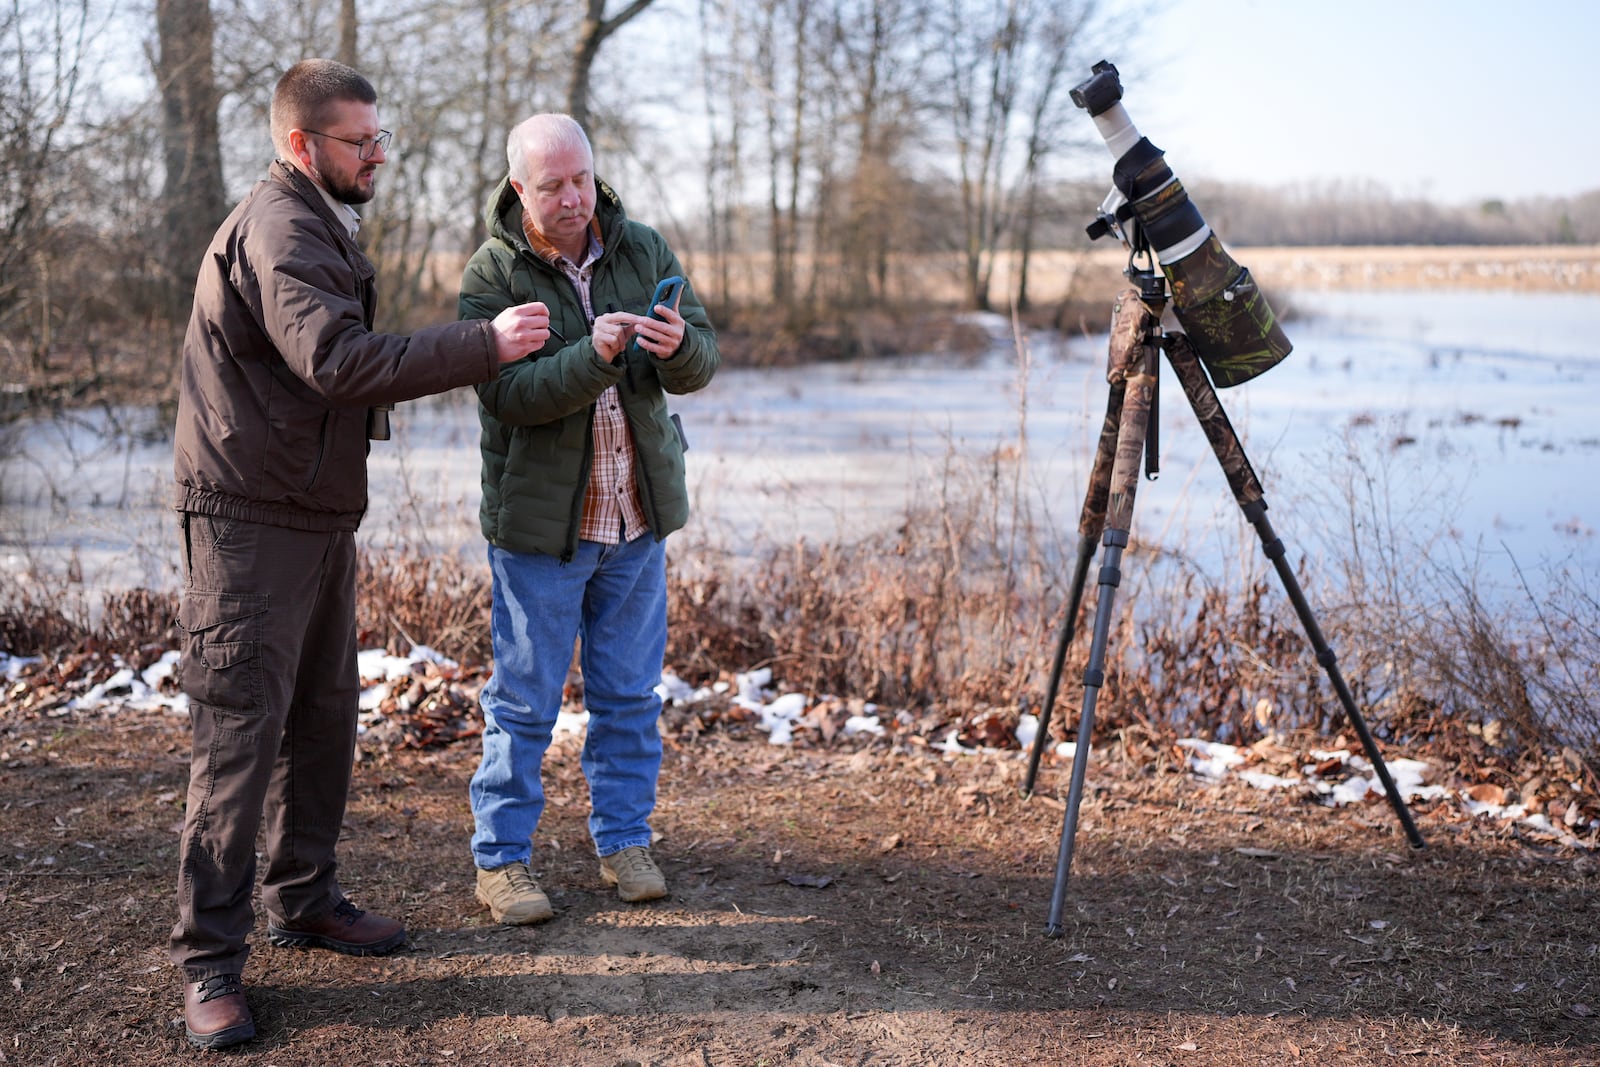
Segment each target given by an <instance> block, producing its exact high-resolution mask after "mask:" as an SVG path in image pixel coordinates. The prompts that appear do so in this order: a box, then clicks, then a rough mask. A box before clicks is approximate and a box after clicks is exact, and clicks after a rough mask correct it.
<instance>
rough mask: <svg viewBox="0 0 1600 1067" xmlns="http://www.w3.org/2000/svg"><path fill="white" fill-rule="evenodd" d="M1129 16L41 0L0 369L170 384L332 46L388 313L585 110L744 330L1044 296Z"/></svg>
mask: <svg viewBox="0 0 1600 1067" xmlns="http://www.w3.org/2000/svg"><path fill="white" fill-rule="evenodd" d="M608 8H609V9H610V10H609V11H608ZM1135 24H1136V23H1135V22H1134V21H1130V20H1126V19H1123V20H1118V19H1116V18H1114V17H1112V16H1111V15H1110V14H1108V12H1107V11H1106V10H1105V8H1104V5H1102V4H1099V3H1098V2H1097V0H1012V2H1009V3H1007V4H992V3H984V2H980V0H950V2H949V3H942V4H927V3H924V2H921V0H851V2H849V3H842V2H806V3H797V2H791V0H695V2H694V3H690V2H688V0H631V2H628V3H623V2H622V0H610V2H606V0H589V3H587V4H573V3H571V2H570V0H528V2H524V3H517V4H509V5H507V4H493V3H491V4H482V3H460V2H458V0H392V2H390V3H387V4H384V5H376V4H357V3H355V2H354V0H306V2H304V3H297V4H294V5H284V4H282V3H279V2H277V0H230V2H229V3H227V4H219V3H214V2H212V0H161V2H160V3H157V4H155V5H154V10H153V11H152V10H150V7H149V6H148V5H145V6H140V5H134V6H133V7H124V6H122V5H111V4H85V3H83V2H82V0H16V2H15V3H12V4H9V5H5V7H4V8H3V9H0V382H4V383H6V386H5V387H6V388H7V389H11V390H15V389H18V388H19V383H20V389H21V390H23V391H24V392H26V393H27V395H28V396H30V397H31V396H32V395H34V392H37V391H42V393H54V394H55V395H60V394H61V393H63V392H65V393H68V394H75V395H82V394H83V392H84V391H85V389H86V388H92V387H93V385H94V384H95V383H97V382H101V381H102V380H103V379H104V378H105V377H107V376H109V377H113V378H118V379H120V380H122V381H124V382H132V383H137V384H139V385H141V386H150V387H152V388H156V389H164V388H166V387H168V386H169V385H170V382H168V381H167V380H166V379H167V376H168V374H169V373H170V369H171V367H172V365H173V362H174V361H173V359H172V353H173V351H174V349H175V347H176V337H177V335H178V334H179V333H180V332H181V330H182V328H183V323H184V320H185V319H186V317H187V313H188V307H189V301H190V298H191V290H192V286H193V279H194V277H195V270H196V266H197V265H198V263H199V261H200V259H201V257H202V255H203V254H204V249H205V247H206V244H207V243H208V242H209V240H210V238H211V234H212V233H213V232H214V230H215V228H216V226H217V224H218V223H219V222H220V221H221V219H222V217H223V216H224V215H225V214H226V213H227V211H228V209H229V208H230V206H231V204H232V202H233V201H234V200H235V199H236V198H237V196H238V195H239V193H240V192H241V191H242V190H243V189H244V188H246V187H247V186H248V184H249V183H250V182H251V181H254V180H255V179H256V178H258V177H259V176H260V175H261V174H262V173H263V172H264V171H265V168H266V165H267V163H268V162H269V161H270V159H271V151H272V150H271V145H270V142H269V138H268V135H267V109H268V103H269V101H270V97H271V92H272V87H273V85H274V83H275V81H276V79H277V77H278V76H279V75H280V74H281V73H282V71H283V70H284V69H285V68H286V67H287V66H288V65H289V64H291V63H292V62H294V61H295V60H297V59H300V58H304V57H306V56H308V55H333V56H335V57H337V58H340V59H342V60H345V61H346V62H349V63H350V64H351V65H353V66H355V67H357V68H358V69H360V70H362V71H364V72H366V73H367V74H369V76H370V77H371V78H372V80H373V82H374V83H375V85H376V86H377V89H378V92H379V98H380V102H379V117H380V119H381V121H383V122H384V124H385V125H386V126H388V127H390V128H392V129H393V130H394V131H395V133H396V136H395V142H394V146H393V147H394V150H393V152H392V154H391V155H390V158H389V162H388V163H387V164H386V165H385V167H384V169H383V171H382V173H381V176H380V178H379V196H378V199H377V200H375V201H374V202H373V203H371V204H369V205H367V207H366V209H365V210H364V221H363V225H362V234H363V237H362V239H363V241H364V242H365V244H366V246H367V248H368V251H369V254H370V255H371V256H372V257H373V259H374V260H375V261H376V262H377V265H378V269H379V272H380V278H381V285H380V289H381V293H382V297H381V300H380V313H379V314H380V319H379V326H380V328H395V329H401V328H406V327H409V326H413V325H416V324H417V323H418V322H420V321H423V320H425V319H430V318H437V317H439V316H441V315H443V316H448V315H450V314H453V312H454V304H455V301H454V296H455V287H456V284H457V282H458V281H459V277H460V275H459V271H460V266H461V263H462V262H463V260H464V258H465V257H466V256H467V255H468V254H470V252H471V251H472V249H473V248H474V247H475V246H476V245H477V243H478V242H479V241H480V240H482V238H483V232H484V231H483V223H482V204H483V202H484V200H485V198H486V196H487V194H488V193H489V191H490V190H492V189H493V188H494V186H495V184H496V183H497V182H498V181H499V180H500V179H501V177H502V176H503V175H504V173H505V166H506V160H505V152H504V146H505V137H506V133H507V131H508V130H509V129H510V127H511V126H512V125H514V124H515V123H516V122H517V121H518V120H520V119H521V118H523V117H525V116H526V115H528V114H529V113H531V112H533V111H537V110H566V111H570V112H572V113H573V114H575V115H578V116H579V117H580V118H582V119H583V120H584V122H585V123H586V126H587V128H588V129H589V130H590V134H591V139H592V140H593V141H594V143H595V147H596V154H597V171H598V173H599V174H600V175H601V176H602V177H603V178H605V179H607V180H608V181H609V182H610V183H611V184H613V185H614V186H615V187H616V188H617V189H618V191H619V192H620V194H621V196H622V198H623V200H624V203H625V204H626V205H627V207H628V209H629V213H630V214H631V215H633V216H634V217H636V218H639V219H641V220H642V221H645V222H648V223H650V224H652V225H654V226H656V227H658V228H660V229H662V230H663V231H664V232H666V233H667V235H668V237H669V239H670V240H671V241H672V243H673V245H674V247H676V248H678V249H680V250H681V251H682V252H683V253H684V255H685V259H686V260H687V261H688V266H689V268H690V272H691V275H692V280H693V283H694V284H695V286H696V288H697V290H699V292H700V295H701V296H702V298H703V299H704V300H705V301H706V303H707V305H708V306H709V307H710V308H711V311H712V314H713V317H714V318H715V319H716V320H717V321H718V322H719V325H720V324H723V323H728V324H733V325H736V326H737V325H744V326H746V327H747V329H748V332H749V334H750V335H751V336H761V337H768V338H775V339H776V340H777V343H779V344H781V345H783V346H787V347H797V346H798V347H801V348H806V347H807V346H808V345H810V344H812V343H813V342H814V341H815V340H816V339H817V338H818V337H819V335H822V334H825V333H827V332H830V331H831V333H832V335H833V336H834V337H835V338H837V339H839V340H840V343H842V344H846V345H848V344H850V343H853V342H851V341H850V338H855V337H860V336H862V335H863V334H865V333H866V332H867V331H866V328H865V327H864V326H863V325H862V324H863V323H871V322H874V321H878V322H881V321H882V320H883V318H884V317H885V316H886V315H887V316H890V317H894V316H898V317H899V319H900V320H901V321H898V322H893V323H891V328H890V329H888V330H886V331H885V332H886V333H888V334H890V335H902V336H903V335H904V332H905V331H904V325H905V322H904V320H906V319H910V318H915V317H916V316H915V315H914V314H909V313H908V312H915V311H919V310H920V309H922V308H924V307H926V306H927V305H929V304H938V305H942V306H946V307H949V308H975V309H989V308H994V309H1005V308H1010V307H1013V306H1016V307H1022V308H1027V307H1029V306H1030V303H1032V304H1035V305H1036V304H1037V303H1038V302H1040V301H1043V300H1045V299H1051V298H1050V297H1046V296H1044V295H1042V294H1044V293H1045V292H1046V291H1047V290H1049V289H1051V286H1050V285H1047V284H1046V281H1047V279H1046V277H1045V270H1046V264H1045V260H1046V259H1047V258H1049V257H1047V256H1046V253H1052V254H1053V253H1056V252H1060V251H1062V250H1068V251H1071V250H1076V249H1080V248H1083V247H1084V246H1085V245H1086V244H1087V238H1086V237H1085V235H1084V227H1085V225H1086V224H1087V223H1088V222H1090V221H1091V220H1092V219H1093V217H1094V210H1095V208H1096V206H1097V205H1098V204H1099V203H1100V201H1101V199H1102V198H1103V196H1104V194H1105V192H1106V189H1107V187H1108V186H1109V180H1110V174H1109V169H1108V168H1106V167H1105V162H1106V160H1105V146H1104V142H1103V141H1101V140H1100V138H1099V137H1098V136H1097V135H1096V134H1095V133H1094V132H1093V127H1092V125H1091V124H1090V123H1088V122H1086V120H1085V117H1084V114H1083V112H1082V111H1081V110H1080V109H1078V108H1077V107H1075V106H1074V105H1073V104H1072V103H1071V102H1070V98H1069V93H1068V91H1067V90H1068V89H1069V88H1070V87H1071V86H1072V85H1073V84H1075V83H1076V82H1077V81H1078V80H1080V79H1081V78H1082V77H1083V76H1084V75H1085V74H1086V72H1087V71H1088V70H1089V67H1090V64H1091V63H1092V62H1093V61H1094V60H1095V59H1098V58H1101V57H1103V56H1105V55H1109V54H1119V55H1131V54H1133V53H1135V52H1136V51H1137V49H1138V48H1139V47H1140V42H1139V40H1138V39H1137V37H1136V35H1135V32H1136V31H1134V30H1133V29H1130V28H1129V27H1130V26H1133V25H1135ZM641 71H648V75H649V76H647V77H641V76H637V74H638V72H641ZM418 72H425V76H418ZM1086 161H1092V167H1091V168H1090V169H1089V170H1087V171H1086V170H1085V168H1084V166H1083V164H1084V163H1085V162H1086ZM1085 173H1091V174H1092V173H1105V175H1106V179H1105V184H1103V185H1102V184H1099V183H1093V187H1092V188H1091V183H1087V182H1080V181H1076V180H1074V179H1075V178H1076V176H1079V175H1082V174H1085ZM1191 192H1192V193H1193V194H1194V196H1195V199H1196V200H1197V202H1198V203H1199V204H1200V206H1201V208H1202V210H1203V212H1204V214H1205V215H1206V218H1207V219H1208V221H1210V222H1211V223H1212V226H1213V228H1214V229H1216V230H1217V232H1218V233H1219V234H1221V235H1222V236H1223V238H1224V240H1225V241H1227V242H1228V243H1229V244H1231V245H1257V246H1259V245H1270V244H1296V245H1301V244H1318V245H1332V244H1380V245H1392V244H1429V243H1448V244H1481V243H1496V244H1499V243H1516V244H1537V243H1543V242H1570V243H1593V242H1600V190H1597V191H1596V192H1594V193H1590V194H1587V195H1585V196H1582V197H1577V198H1574V199H1571V200H1559V201H1556V200H1549V201H1546V200H1540V201H1528V202H1522V201H1518V202H1498V201H1495V202H1489V203H1485V204H1481V205H1474V206H1471V207H1445V206H1440V205H1435V204H1429V203H1427V202H1425V201H1419V200H1410V199H1396V198H1394V197H1392V196H1389V195H1388V194H1386V193H1385V192H1384V191H1383V190H1382V189H1381V188H1379V187H1377V186H1375V185H1373V186H1362V185H1348V184H1329V185H1326V186H1320V187H1317V188H1312V189H1300V190H1281V191H1277V190H1262V189H1249V188H1236V187H1231V186H1207V185H1204V184H1200V183H1194V184H1193V185H1192V186H1191ZM1049 280H1050V281H1053V282H1056V283H1059V281H1060V278H1059V277H1057V278H1054V279H1049ZM1030 285H1031V286H1032V287H1033V289H1034V290H1035V291H1036V292H1038V293H1039V294H1041V295H1040V296H1038V297H1037V298H1035V296H1034V293H1033V292H1030ZM797 339H798V340H797ZM41 395H42V394H41ZM13 400H15V397H13ZM11 406H12V407H15V406H16V404H15V403H13V404H12V405H11Z"/></svg>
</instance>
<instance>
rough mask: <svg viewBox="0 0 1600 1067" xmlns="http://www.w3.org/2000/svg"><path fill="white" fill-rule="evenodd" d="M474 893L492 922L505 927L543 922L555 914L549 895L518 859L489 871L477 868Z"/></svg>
mask: <svg viewBox="0 0 1600 1067" xmlns="http://www.w3.org/2000/svg"><path fill="white" fill-rule="evenodd" d="M477 896H478V902H479V903H480V904H485V905H487V906H488V908H489V914H490V915H492V916H493V917H494V921H495V922H497V923H504V924H505V925H507V926H526V925H528V924H529V923H537V922H544V921H545V920H546V919H548V918H550V916H552V915H554V914H555V913H556V912H555V909H554V908H552V907H551V906H550V898H549V897H547V896H545V895H544V890H542V889H540V888H539V883H538V882H535V881H534V880H533V872H532V871H530V870H528V865H527V864H526V863H523V862H521V861H520V860H519V861H518V862H516V863H508V864H506V865H505V866H504V867H496V868H495V869H494V870H492V871H486V870H483V869H482V868H479V869H478V893H477Z"/></svg>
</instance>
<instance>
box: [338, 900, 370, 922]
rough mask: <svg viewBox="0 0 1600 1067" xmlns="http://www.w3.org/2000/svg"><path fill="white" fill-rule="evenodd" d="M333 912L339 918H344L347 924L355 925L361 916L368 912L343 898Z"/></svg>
mask: <svg viewBox="0 0 1600 1067" xmlns="http://www.w3.org/2000/svg"><path fill="white" fill-rule="evenodd" d="M333 914H334V915H335V916H336V917H337V918H340V919H343V920H344V924H345V925H346V926H354V925H355V924H356V920H358V919H360V918H361V916H363V915H365V914H366V912H365V911H363V910H361V909H360V908H358V907H356V906H355V905H354V904H352V903H350V902H349V901H348V900H341V901H339V903H337V904H335V905H334V906H333Z"/></svg>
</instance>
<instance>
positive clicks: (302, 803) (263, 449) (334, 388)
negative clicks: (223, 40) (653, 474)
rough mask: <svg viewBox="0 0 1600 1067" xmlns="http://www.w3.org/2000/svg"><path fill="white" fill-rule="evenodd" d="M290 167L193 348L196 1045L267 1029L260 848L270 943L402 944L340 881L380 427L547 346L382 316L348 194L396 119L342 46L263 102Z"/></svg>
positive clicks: (217, 282) (187, 414) (535, 317)
mask: <svg viewBox="0 0 1600 1067" xmlns="http://www.w3.org/2000/svg"><path fill="white" fill-rule="evenodd" d="M271 121H272V141H273V146H274V147H275V148H276V149H277V152H278V156H279V158H278V160H277V162H275V163H274V164H273V165H272V167H271V170H270V172H269V173H268V175H267V177H266V179H265V180H263V181H261V182H258V183H257V184H256V186H255V188H254V189H253V190H252V191H251V192H250V194H249V195H248V196H246V197H245V198H244V200H243V201H242V202H240V204H239V205H238V206H237V207H236V208H235V209H234V210H233V213H232V214H231V215H229V216H228V218H227V220H226V221H225V222H224V223H223V224H222V227H221V228H220V229H219V230H218V231H217V234H216V236H215V237H214V238H213V240H212V242H211V247H210V248H209V249H207V251H206V257H205V261H204V263H203V264H202V265H201V268H200V273H199V277H198V279H197V281H196V283H195V297H194V311H193V314H192V315H191V317H190V320H189V329H188V334H187V336H186V337H185V339H184V344H183V379H182V386H181V391H180V394H179V400H178V418H177V427H176V431H175V448H174V452H175V456H174V466H175V470H176V475H177V497H176V502H175V506H176V508H177V510H178V512H179V513H180V517H181V523H182V529H183V552H184V568H185V588H184V595H183V601H182V604H181V606H180V609H179V623H180V625H181V627H182V629H183V631H184V648H183V659H182V663H181V666H180V677H181V681H182V685H183V691H184V693H185V694H186V695H187V696H188V699H189V712H190V717H191V719H192V722H193V726H194V738H193V754H192V759H191V763H190V769H189V793H188V801H187V808H186V810H185V813H184V828H183V840H182V842H181V846H180V858H179V874H178V921H177V924H176V925H175V926H174V928H173V931H172V940H171V956H172V960H173V962H174V963H175V964H177V966H178V967H180V968H181V969H182V970H183V976H184V1019H185V1023H186V1026H187V1031H188V1037H189V1040H190V1042H192V1043H193V1044H195V1045H198V1046H200V1047H202V1048H221V1047H224V1046H227V1045H233V1044H237V1043H239V1042H241V1041H246V1040H248V1039H250V1038H251V1037H253V1036H255V1024H254V1022H253V1020H252V1019H251V1015H250V1009H249V1007H248V1005H247V1004H246V1003H245V996H244V987H243V985H242V983H241V980H240V976H241V973H242V971H243V969H244V964H245V960H246V959H247V958H248V956H249V952H250V950H249V946H248V944H247V943H246V938H247V936H248V934H249V932H250V928H251V926H252V925H253V923H254V913H253V911H252V909H251V905H250V896H251V889H252V887H253V885H254V881H255V867H256V853H255V843H256V834H257V831H258V829H260V828H261V827H262V826H263V819H264V825H265V835H264V840H265V851H264V855H265V863H266V870H265V872H264V874H263V877H262V902H263V904H264V905H265V907H266V910H267V916H268V926H267V932H268V938H269V940H270V941H271V942H272V943H273V944H275V945H281V946H291V947H303V948H325V949H331V950H333V951H335V952H343V953H347V954H350V955H355V956H366V955H377V954H381V953H385V952H391V951H393V950H394V949H397V948H399V947H400V946H401V945H403V944H404V943H405V939H406V934H405V929H404V928H403V927H402V926H401V925H400V923H398V922H396V921H395V920H393V919H389V918H385V917H383V916H380V915H376V914H372V913H370V912H364V911H362V910H360V909H359V908H356V907H355V906H354V905H353V904H351V903H350V902H349V901H348V900H346V899H345V896H344V894H343V892H342V891H341V890H340V888H339V883H338V879H337V877H336V874H335V857H334V852H335V844H336V843H337V841H338V838H339V828H340V824H341V823H342V821H343V819H344V810H345V799H346V795H347V793H348V791H349V786H350V770H351V764H352V761H353V756H354V750H355V734H356V715H357V698H358V696H359V692H358V686H359V679H358V677H357V671H356V633H355V573H356V561H355V555H356V553H355V538H354V533H355V529H356V527H357V525H358V524H359V523H360V521H361V516H362V514H363V513H364V512H365V510H366V506H367V469H366V457H367V448H368V445H367V441H368V431H369V421H372V420H376V419H381V418H382V417H383V416H384V414H385V410H384V409H385V408H386V406H387V405H392V404H394V403H396V402H399V401H402V400H409V399H413V398H415V397H418V396H423V395H426V394H429V393H437V392H442V391H444V390H447V389H451V388H455V387H457V386H463V385H472V384H475V383H478V382H484V381H488V380H490V379H493V378H494V377H495V376H496V375H497V374H498V372H499V368H500V366H501V364H504V363H508V362H511V361H512V360H516V359H520V358H521V357H523V356H525V355H526V354H528V353H529V352H532V351H535V350H537V349H539V348H541V347H542V346H543V345H544V343H545V340H546V338H547V337H548V336H549V329H548V327H549V314H548V311H547V310H546V308H545V307H544V305H543V304H536V303H535V304H522V305H518V306H516V307H511V308H507V309H506V310H505V311H504V312H502V313H501V314H500V315H498V316H496V317H495V318H494V319H493V320H492V321H469V322H451V323H447V324H445V325H441V326H433V327H428V328H426V329H422V330H419V331H417V332H416V333H413V334H410V335H409V336H402V335H397V334H380V333H374V332H373V331H372V323H373V310H374V306H375V299H376V291H375V286H374V281H373V268H372V264H371V262H370V261H369V260H368V259H367V257H366V256H365V255H364V254H363V253H362V251H361V249H360V248H359V247H358V246H357V244H356V241H355V233H356V227H357V225H358V224H359V221H360V217H359V216H358V215H357V214H356V212H355V210H354V209H353V207H352V206H351V205H355V204H363V203H366V202H367V201H368V200H370V199H371V198H372V193H373V177H374V174H375V172H376V171H377V169H378V167H379V166H380V165H381V164H382V163H384V162H385V160H386V159H387V156H386V154H385V152H386V149H387V148H388V146H389V136H390V135H389V133H388V132H387V131H385V130H381V129H379V127H378V112H377V94H376V93H375V92H374V90H373V88H372V85H371V84H370V83H369V82H368V81H367V80H366V79H365V78H363V77H362V76H361V75H360V74H358V73H357V72H355V71H354V70H351V69H350V68H349V67H346V66H344V65H342V64H339V63H335V62H332V61H331V60H324V59H312V60H306V61H304V62H302V63H298V64H296V65H295V66H294V67H292V68H291V69H290V70H289V71H288V72H287V73H286V74H285V75H284V76H283V78H282V79H281V80H280V81H279V82H278V84H277V87H276V88H275V89H274V91H273V96H272V120H271Z"/></svg>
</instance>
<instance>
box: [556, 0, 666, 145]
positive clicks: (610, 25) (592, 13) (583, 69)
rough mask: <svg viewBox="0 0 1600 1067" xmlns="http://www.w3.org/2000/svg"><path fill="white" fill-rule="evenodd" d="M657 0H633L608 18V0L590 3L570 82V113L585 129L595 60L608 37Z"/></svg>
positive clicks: (568, 97)
mask: <svg viewBox="0 0 1600 1067" xmlns="http://www.w3.org/2000/svg"><path fill="white" fill-rule="evenodd" d="M652 2H653V0H633V2H632V3H630V4H629V5H628V6H627V7H625V8H623V9H622V10H621V11H619V12H617V13H616V14H615V15H612V16H611V17H610V18H607V17H606V0H587V7H586V9H585V11H584V16H583V23H582V25H581V26H579V28H578V47H577V50H576V51H575V52H574V53H573V57H572V78H571V80H570V81H569V82H568V83H567V114H569V115H571V116H572V117H573V118H575V119H577V120H578V122H580V123H581V124H582V125H583V126H584V128H585V129H587V128H588V126H589V78H590V75H591V72H592V71H593V70H594V61H595V57H596V56H598V55H599V54H600V46H601V45H602V44H604V43H605V40H606V38H607V37H610V36H611V35H612V34H613V33H616V32H617V31H618V30H620V29H621V28H622V27H623V26H624V25H626V24H627V22H628V20H629V19H631V18H633V17H634V16H635V15H637V14H639V13H640V12H641V11H643V10H644V9H645V8H647V7H649V6H650V5H651V3H652Z"/></svg>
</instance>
